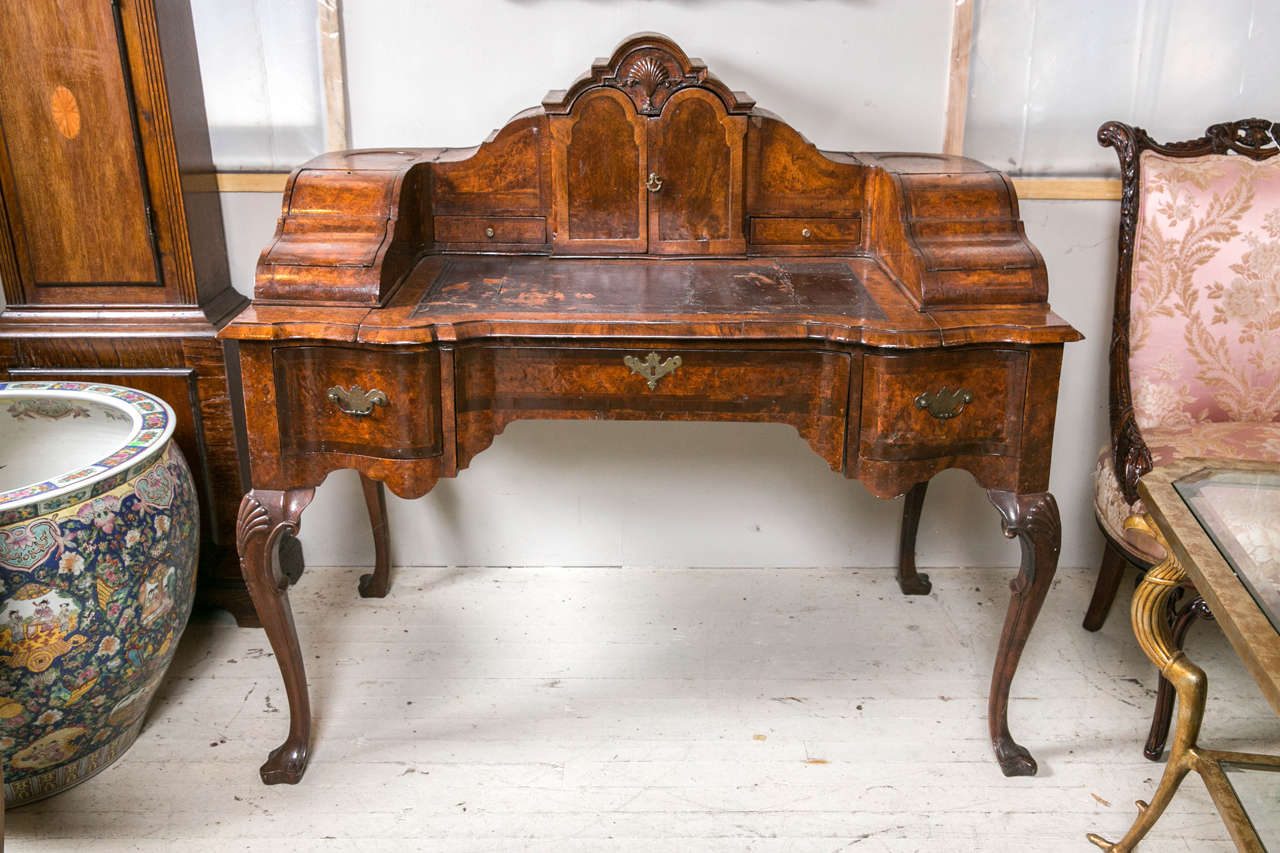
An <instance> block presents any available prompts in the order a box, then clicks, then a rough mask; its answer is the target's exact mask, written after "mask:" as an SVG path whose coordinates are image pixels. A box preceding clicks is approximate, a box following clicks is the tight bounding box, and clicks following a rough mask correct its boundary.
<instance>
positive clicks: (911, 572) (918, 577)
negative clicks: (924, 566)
mask: <svg viewBox="0 0 1280 853" xmlns="http://www.w3.org/2000/svg"><path fill="white" fill-rule="evenodd" d="M928 488H929V481H928V480H926V481H924V482H923V483H916V484H915V485H914V486H912V487H911V491H909V492H907V496H906V498H905V499H904V500H903V506H902V531H901V533H900V535H899V536H898V588H899V589H901V590H902V594H903V595H928V594H929V591H930V590H931V589H933V584H931V583H930V582H929V576H928V575H926V574H924V573H923V572H917V571H916V533H917V532H918V531H919V530H920V511H921V509H922V508H923V507H924V493H925V491H926V490H927V489H928Z"/></svg>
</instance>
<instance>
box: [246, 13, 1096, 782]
mask: <svg viewBox="0 0 1280 853" xmlns="http://www.w3.org/2000/svg"><path fill="white" fill-rule="evenodd" d="M1046 295H1047V281H1046V277H1045V269H1044V263H1043V261H1042V260H1041V258H1040V255H1039V254H1038V253H1037V252H1036V250H1035V249H1034V248H1033V247H1032V246H1031V245H1030V244H1029V243H1028V242H1027V240H1026V238H1025V237H1024V236H1023V233H1022V224H1021V222H1020V221H1019V219H1018V206H1017V198H1016V196H1015V195H1014V192H1013V188H1012V186H1011V184H1010V182H1009V181H1008V179H1007V178H1005V177H1004V176H1003V175H1002V174H1000V173H999V172H996V171H993V170H991V169H989V168H987V167H986V166H983V165H982V164H980V163H976V162H974V161H972V160H966V159H963V158H959V157H943V156H937V155H931V154H930V155H926V154H875V155H870V154H857V155H854V154H846V153H832V152H820V151H818V150H817V149H816V148H814V147H813V146H812V145H811V144H809V143H808V142H806V141H805V140H804V138H803V137H801V136H800V135H799V134H798V133H796V132H795V131H794V130H792V129H791V128H790V127H788V126H787V125H786V124H784V123H783V122H782V121H780V120H779V119H778V118H776V117H775V116H773V115H771V114H770V113H767V112H765V111H763V110H759V109H756V108H755V106H754V104H753V102H752V101H751V100H749V99H748V98H747V97H746V95H744V94H742V93H740V92H732V91H730V90H729V89H727V88H726V87H725V86H724V84H722V83H721V82H720V81H719V80H717V79H716V78H715V77H714V76H712V75H710V74H708V73H707V70H706V66H705V65H703V64H702V63H701V62H700V61H698V60H696V59H690V58H689V57H687V56H686V55H685V53H684V52H683V51H682V50H681V49H680V48H679V47H677V46H676V45H675V44H674V43H672V42H671V41H670V40H669V39H667V38H665V37H663V36H659V35H655V34H651V33H645V34H640V35H637V36H634V37H632V38H631V39H628V40H627V41H625V42H624V43H623V44H621V45H620V46H619V47H618V49H617V50H616V51H615V52H614V54H613V56H612V57H611V58H610V59H608V60H599V61H597V63H596V64H595V65H594V66H593V67H592V69H591V71H590V72H589V73H588V74H586V75H584V76H583V77H582V78H580V79H579V80H578V81H577V82H575V83H574V84H573V86H572V87H570V88H569V89H568V90H567V91H559V92H552V93H551V94H550V95H549V96H548V97H547V99H546V100H545V101H544V102H543V104H542V106H541V107H540V108H535V109H532V110H528V111H526V112H524V113H521V114H520V115H518V116H516V117H515V118H514V119H512V120H511V121H510V122H509V123H508V124H507V125H506V126H505V127H504V128H502V130H500V131H498V132H497V133H495V134H494V135H493V136H492V137H491V138H490V139H489V140H488V141H487V142H485V143H484V144H483V145H481V146H479V147H478V148H472V149H466V150H450V149H414V150H408V151H352V152H340V153H335V154H329V155H326V156H323V157H320V158H318V159H316V160H313V161H311V162H310V163H308V164H306V165H305V166H303V167H302V168H300V169H299V170H298V171H296V172H295V173H294V174H293V176H292V177H291V178H290V180H289V184H288V187H287V189H286V190H285V195H284V210H283V213H282V215H281V218H280V224H279V227H278V228H277V230H276V235H275V239H274V240H273V241H272V243H271V244H270V245H269V246H268V247H267V249H266V250H265V251H264V252H263V254H262V258H261V260H260V262H259V265H258V277H257V286H256V291H255V298H254V301H253V304H252V306H251V307H249V308H248V309H246V310H245V311H244V313H242V314H241V315H240V316H239V317H238V318H237V319H236V320H235V321H233V322H232V323H231V324H230V325H228V326H227V327H226V328H225V329H224V330H223V331H222V333H221V334H222V337H223V338H224V339H226V340H227V341H228V342H229V345H228V350H229V356H230V357H231V359H232V360H233V361H235V362H238V369H239V373H240V374H241V376H242V379H243V388H244V394H243V397H244V412H243V415H244V418H245V424H246V431H247V435H248V445H249V452H250V454H251V458H252V489H251V490H250V492H249V493H248V494H247V495H245V497H244V501H243V503H242V504H241V507H240V514H239V520H238V526H237V544H238V547H239V550H240V555H241V561H242V567H243V571H244V574H245V578H246V580H247V581H248V584H249V588H250V592H251V594H252V596H253V600H254V604H255V605H256V607H257V609H258V613H259V616H260V617H261V619H262V622H263V625H264V626H265V627H266V630H267V633H268V636H269V638H270V640H271V644H272V648H273V649H274V650H275V653H276V657H277V659H278V661H279V664H280V670H281V672H282V674H283V676H284V681H285V685H286V687H287V691H288V697H289V707H290V723H289V735H288V739H287V740H286V741H285V742H284V744H283V745H281V746H280V747H279V748H278V749H276V750H275V751H274V752H272V753H271V756H270V757H269V758H268V760H267V762H266V764H264V765H263V767H262V778H263V781H265V782H267V783H273V782H296V781H297V780H298V779H299V778H300V777H301V776H302V773H303V771H304V769H305V767H306V762H307V756H308V748H309V745H308V744H309V737H310V707H309V703H308V696H307V687H306V676H305V673H304V671H303V656H302V653H301V650H300V647H299V643H298V637H297V634H296V631H295V630H294V626H293V618H292V615H291V612H290V609H289V601H288V595H287V590H288V586H289V583H290V580H291V579H290V578H288V577H286V576H284V575H283V574H282V573H281V571H280V570H279V568H278V566H277V561H276V560H274V559H273V551H274V549H275V548H276V547H277V546H278V543H279V541H280V540H281V538H282V536H283V535H284V534H292V533H295V532H296V531H297V529H298V526H299V524H300V517H301V515H302V512H303V510H304V509H305V508H306V506H307V504H308V503H309V502H310V501H311V498H312V495H313V493H314V489H315V487H316V486H317V485H319V484H320V482H321V481H322V480H324V478H325V476H326V475H327V474H328V473H329V472H330V471H333V470H336V469H340V468H354V469H356V470H357V471H359V472H360V474H361V475H362V478H363V482H364V484H365V496H366V499H367V501H368V504H369V509H370V513H371V515H372V517H373V520H374V529H375V541H376V542H377V547H378V560H377V569H376V571H375V572H374V573H373V574H372V575H366V576H365V578H364V579H362V583H361V592H362V593H363V594H365V595H382V594H385V592H386V589H387V547H386V524H385V505H384V499H383V496H382V492H381V486H380V485H378V484H380V483H385V484H386V485H388V486H390V488H391V490H392V491H393V492H395V493H396V494H397V495H400V496H402V497H406V498H410V497H417V496H419V495H423V494H426V492H428V491H429V490H430V489H431V487H432V486H433V485H435V483H436V482H437V480H439V478H441V477H453V476H456V475H457V473H458V471H459V470H461V469H462V468H465V467H466V466H467V465H468V464H469V463H470V461H471V459H472V457H474V456H475V455H476V454H477V453H479V452H480V451H481V450H483V449H484V448H486V447H487V446H489V444H490V443H491V442H492V441H493V439H494V436H495V435H496V434H497V433H499V432H501V431H502V430H503V428H504V427H505V426H506V425H507V424H508V423H510V422H511V421H513V420H516V419H518V418H620V419H654V420H725V421H772V422H781V423H786V424H791V425H792V426H794V427H795V428H796V429H797V431H798V432H799V433H800V435H801V436H802V437H803V438H804V439H805V440H806V441H808V442H809V445H810V446H811V447H812V448H813V450H814V451H815V452H816V453H818V455H819V456H821V457H822V458H823V459H825V460H826V461H827V463H828V464H829V465H830V466H831V468H832V469H833V470H835V471H839V472H841V473H843V474H844V475H845V476H847V477H856V478H857V479H859V480H861V481H862V482H863V484H864V485H865V486H866V487H867V488H868V489H870V490H871V491H872V492H873V493H874V494H876V495H879V496H881V497H886V498H889V497H895V496H898V495H902V494H904V493H909V494H908V500H907V507H906V512H905V514H904V522H903V531H902V563H901V565H900V567H899V581H900V583H901V585H902V587H903V591H904V592H908V593H921V592H927V591H928V579H927V578H926V577H925V576H924V575H917V574H916V572H915V566H914V542H915V532H916V526H917V524H918V522H919V511H920V504H921V502H922V501H923V499H924V489H925V485H924V484H925V483H926V482H927V481H928V480H929V478H930V477H931V476H933V475H934V474H935V473H937V472H938V471H941V470H943V469H945V468H963V469H965V470H967V471H969V472H970V473H972V474H973V476H974V477H975V478H976V479H977V481H978V483H979V484H980V485H981V486H983V487H984V488H986V489H987V490H988V494H989V495H990V498H991V502H992V503H993V504H994V505H995V507H996V509H997V510H998V511H999V514H1000V516H1001V517H1002V523H1003V526H1004V532H1005V534H1006V535H1007V536H1010V537H1014V536H1016V537H1018V539H1019V540H1020V541H1021V543H1022V565H1021V569H1020V570H1019V572H1018V574H1017V576H1016V577H1015V578H1014V580H1013V582H1012V590H1013V595H1012V601H1011V602H1010V605H1009V611H1008V615H1007V616H1006V619H1005V624H1004V630H1003V633H1002V635H1001V638H1000V645H999V651H998V653H997V657H996V663H995V672H994V675H993V677H992V682H991V694H990V706H989V723H990V731H991V738H992V742H993V744H994V746H995V751H996V757H997V759H998V760H999V762H1000V766H1001V768H1002V769H1003V770H1004V772H1005V773H1006V774H1009V775H1015V774H1032V773H1034V772H1035V769H1036V765H1035V761H1034V760H1033V759H1032V757H1031V755H1030V753H1028V752H1027V750H1026V749H1024V748H1023V747H1021V746H1019V745H1018V744H1017V743H1015V742H1014V740H1013V738H1012V736H1011V735H1010V734H1009V727H1008V723H1007V705H1008V697H1009V684H1010V682H1011V681H1012V679H1013V674H1014V670H1015V669H1016V667H1017V663H1018V657H1019V655H1020V654H1021V651H1022V648H1023V645H1024V644H1025V642H1026V638H1027V634H1028V632H1029V631H1030V630H1031V626H1032V624H1033V623H1034V622H1035V618H1036V614H1037V613H1038V611H1039V609H1040V605H1041V603H1042V602H1043V600H1044V595H1045V592H1046V591H1047V590H1048V588H1049V583H1050V581H1051V580H1052V577H1053V573H1054V570H1055V568H1056V566H1057V557H1058V544H1059V538H1060V532H1059V530H1060V529H1059V522H1058V510H1057V506H1056V504H1055V503H1054V500H1053V497H1052V495H1050V494H1049V493H1048V492H1047V491H1046V490H1047V488H1048V483H1049V451H1050V447H1051V445H1052V439H1053V422H1054V409H1055V406H1056V401H1057V393H1058V371H1059V367H1060V365H1061V361H1062V345H1063V343H1064V342H1066V341H1071V340H1076V339H1078V338H1079V335H1078V334H1077V333H1076V332H1075V330H1074V329H1072V328H1071V327H1070V326H1069V325H1067V324H1066V323H1065V322H1064V321H1063V320H1061V319H1060V318H1059V317H1057V316H1056V315H1054V314H1053V313H1052V312H1051V311H1050V310H1049V306H1048V304H1047V303H1046V301H1045V300H1046Z"/></svg>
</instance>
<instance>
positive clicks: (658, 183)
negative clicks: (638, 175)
mask: <svg viewBox="0 0 1280 853" xmlns="http://www.w3.org/2000/svg"><path fill="white" fill-rule="evenodd" d="M644 185H645V188H646V189H648V190H649V192H651V193H656V192H657V191H658V190H660V189H662V178H659V177H658V175H657V173H656V172H650V173H649V179H648V180H647V181H645V182H644Z"/></svg>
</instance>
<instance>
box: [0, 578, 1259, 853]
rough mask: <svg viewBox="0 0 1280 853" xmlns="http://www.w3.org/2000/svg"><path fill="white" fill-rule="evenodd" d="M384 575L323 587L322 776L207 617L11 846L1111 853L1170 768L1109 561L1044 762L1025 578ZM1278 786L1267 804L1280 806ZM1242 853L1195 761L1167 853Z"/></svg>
mask: <svg viewBox="0 0 1280 853" xmlns="http://www.w3.org/2000/svg"><path fill="white" fill-rule="evenodd" d="M362 571H365V570H362V569H358V568H354V569H345V568H344V569H320V568H313V569H310V570H308V572H307V575H306V577H304V579H303V580H302V582H301V583H300V584H299V586H298V587H296V588H295V590H294V592H293V593H292V598H293V601H294V609H295V613H296V615H297V620H298V625H299V632H300V634H301V636H302V641H303V646H304V649H305V650H306V652H307V655H308V657H307V665H308V668H309V672H308V675H309V677H310V680H311V684H312V697H313V699H312V701H313V706H314V709H315V714H316V733H317V739H316V742H315V745H314V752H313V758H312V762H311V767H310V769H309V771H308V773H307V775H306V778H305V779H304V780H303V782H302V783H301V784H299V785H296V786H275V787H270V788H268V787H265V786H263V785H261V784H260V783H259V782H258V778H257V766H258V764H259V763H260V761H261V760H262V759H263V758H264V757H265V754H266V752H267V750H268V749H270V748H271V747H274V746H275V745H276V744H277V743H278V742H279V740H280V739H281V738H282V737H283V735H284V731H285V729H286V727H287V710H286V707H285V701H284V695H283V690H282V688H281V686H280V681H279V676H278V672H277V670H276V667H275V661H274V659H273V658H272V656H271V653H270V650H269V646H268V645H267V643H266V639H265V637H264V636H263V634H262V633H261V632H260V631H256V630H241V629H238V628H236V627H235V626H234V624H232V623H231V622H230V620H229V618H227V617H226V616H225V615H223V614H201V615H198V616H197V617H196V618H194V619H193V621H192V623H191V625H190V627H189V628H188V630H187V633H186V635H185V636H184V637H183V640H182V643H181V645H180V648H179V651H178V658H177V660H176V661H175V663H174V666H173V668H172V669H171V671H170V674H169V676H168V677H167V678H166V680H165V682H164V685H163V687H162V690H161V693H160V696H159V697H158V699H157V701H156V703H155V705H154V706H153V709H152V711H151V714H150V716H149V719H148V722H147V725H146V728H145V730H144V732H143V734H142V737H141V738H140V739H139V741H138V743H137V744H136V745H135V746H134V747H133V748H132V749H131V750H130V751H129V752H128V753H127V754H126V755H125V756H124V757H123V758H122V759H121V760H120V761H119V762H118V763H117V764H116V765H115V766H113V767H111V768H110V769H108V770H107V771H105V772H104V773H102V774H101V775H100V776H98V777H97V778H95V779H93V780H91V781H89V782H87V783H85V784H83V785H81V786H79V787H77V788H75V789H73V790H71V791H68V792H67V793H65V794H63V795H60V796H58V797H54V798H52V799H49V800H46V801H44V802H40V803H36V804H33V805H31V806H28V807H25V808H22V809H18V810H15V811H13V812H11V813H10V814H9V816H8V841H9V844H10V847H9V849H10V850H13V851H26V850H31V851H53V850H58V851H66V850H78V849H81V848H85V847H88V848H90V849H92V850H94V851H125V850H128V851H148V852H149V851H159V850H173V849H178V848H179V847H181V849H183V850H187V851H218V853H223V851H226V850H245V851H260V850H261V851H265V850H272V851H277V850H317V851H328V850H345V851H393V850H394V851H402V850H447V851H480V850H484V851H489V850H556V851H599V850H620V851H632V850H634V851H655V850H681V851H685V850H692V851H760V852H761V853H772V851H788V853H791V851H836V850H845V849H850V848H856V849H858V850H871V851H894V853H897V851H934V850H939V851H953V850H976V849H979V848H981V849H983V850H995V851H1057V850H1088V849H1093V848H1091V847H1089V846H1088V844H1087V843H1086V842H1085V841H1084V834H1085V833H1086V832H1088V831H1098V832H1101V833H1102V834H1103V835H1106V836H1108V837H1117V836H1119V835H1121V834H1122V833H1123V831H1124V830H1125V828H1126V827H1127V826H1128V824H1129V822H1130V820H1131V818H1132V817H1133V807H1132V803H1133V801H1134V800H1135V799H1139V798H1146V797H1148V796H1149V795H1150V793H1151V791H1152V789H1153V787H1154V784H1155V781H1156V779H1157V778H1158V776H1159V772H1160V765H1157V764H1153V763H1151V762H1148V761H1146V760H1145V759H1143V758H1142V755H1141V748H1140V745H1141V741H1142V738H1143V737H1144V736H1145V730H1146V726H1147V723H1148V720H1149V714H1150V710H1151V705H1152V699H1153V696H1154V691H1153V689H1152V688H1153V686H1154V681H1155V679H1154V674H1153V670H1152V667H1151V666H1150V664H1149V663H1148V662H1147V660H1146V659H1145V658H1144V657H1143V656H1142V654H1141V652H1140V651H1139V650H1138V648H1137V646H1136V644H1135V642H1134V640H1133V637H1132V634H1131V633H1130V632H1129V627H1128V621H1127V612H1126V606H1125V603H1124V602H1123V601H1122V602H1120V603H1118V605H1117V607H1116V610H1115V612H1114V613H1113V615H1112V618H1111V619H1110V620H1109V621H1108V623H1107V625H1106V626H1105V628H1104V629H1103V630H1102V631H1101V632H1099V633H1098V634H1089V633H1087V632H1085V631H1083V630H1082V629H1081V628H1080V625H1079V622H1080V618H1081V615H1082V614H1083V612H1084V605H1085V602H1086V601H1087V600H1088V595H1089V591H1090V588H1091V583H1092V572H1090V571H1080V570H1063V571H1061V572H1060V573H1059V576H1058V578H1057V580H1056V581H1055V583H1054V589H1053V590H1052V591H1051V592H1050V597H1049V601H1048V605H1047V607H1046V609H1045V611H1044V612H1043V614H1042V615H1041V617H1040V624H1039V625H1038V626H1037V629H1036V631H1035V632H1034V633H1033V635H1032V637H1031V640H1030V643H1029V644H1028V647H1027V650H1026V652H1025V656H1024V659H1023V664H1022V667H1021V669H1020V671H1019V673H1018V677H1017V680H1016V681H1015V683H1014V685H1013V691H1012V696H1013V698H1012V703H1011V712H1010V713H1011V722H1012V726H1013V729H1014V732H1015V734H1016V735H1017V737H1018V738H1019V740H1020V741H1021V742H1022V743H1023V744H1025V745H1026V746H1028V747H1029V748H1030V749H1031V750H1032V752H1033V753H1034V754H1035V755H1036V757H1037V758H1038V759H1039V761H1040V765H1041V772H1040V775H1039V776H1037V777H1036V778H1030V779H1025V778H1024V779H1005V778H1004V777H1003V776H1001V775H1000V772H999V769H998V767H997V766H996V764H995V762H994V760H993V759H992V757H991V751H990V745H989V743H988V740H987V736H986V721H985V706H986V694H987V686H988V682H989V679H990V666H991V662H992V660H993V657H994V652H995V645H996V639H997V637H998V634H999V630H1000V624H1001V621H1002V619H1003V616H1004V607H1005V604H1006V602H1007V596H1008V592H1007V589H1008V587H1007V582H1008V577H1009V575H1010V571H1009V570H991V569H934V570H931V572H930V574H931V576H932V578H933V581H934V592H933V594H931V595H929V596H925V597H918V598H905V597H903V596H901V595H899V594H898V592H897V587H896V584H895V583H894V581H893V578H892V575H891V573H890V572H887V571H885V570H868V569H864V570H857V569H845V570H822V569H811V570H810V569H779V570H764V569H686V570H674V569H662V570H648V569H629V568H624V569H620V568H404V569H399V570H397V571H396V572H395V576H394V582H393V588H392V592H391V594H390V596H389V597H388V598H386V599H383V600H380V601H379V600H365V599H360V598H358V597H357V596H356V592H355V591H356V580H357V578H358V577H359V575H360V574H361V572H362ZM1188 653H1189V654H1190V655H1191V657H1192V658H1193V659H1194V660H1196V661H1197V662H1198V663H1200V664H1201V665H1202V666H1203V667H1204V668H1205V669H1206V670H1207V671H1208V673H1209V677H1210V701H1209V707H1208V711H1207V718H1206V723H1205V727H1204V734H1203V737H1202V741H1204V742H1206V743H1209V744H1212V745H1214V746H1218V747H1222V748H1234V749H1264V750H1271V751H1277V750H1280V725H1278V724H1277V720H1276V718H1275V716H1274V715H1273V714H1272V712H1271V710H1270V708H1269V706H1268V705H1267V704H1266V702H1265V700H1264V699H1263V697H1262V695H1261V693H1260V692H1259V691H1258V689H1257V687H1256V686H1255V685H1254V683H1253V681H1252V680H1251V679H1250V678H1249V676H1248V674H1247V673H1246V672H1245V671H1244V668H1243V666H1242V665H1241V664H1240V663H1239V661H1238V660H1237V659H1236V658H1235V656H1234V655H1233V654H1232V652H1231V650H1230V648H1229V647H1228V646H1227V644H1226V642H1225V640H1224V639H1223V638H1222V636H1221V634H1220V632H1219V631H1218V630H1217V628H1215V627H1214V626H1212V625H1209V624H1204V625H1198V626H1196V627H1195V629H1193V633H1192V636H1191V639H1190V640H1189V642H1188ZM1257 775H1261V774H1257ZM1277 783H1280V778H1274V777H1273V778H1272V779H1271V781H1270V782H1269V783H1268V784H1267V785H1263V786H1262V787H1261V788H1259V789H1258V792H1260V793H1258V796H1259V797H1261V800H1260V802H1261V803H1262V806H1261V809H1262V810H1263V811H1267V812H1272V813H1274V815H1275V816H1277V819H1280V790H1278V789H1280V784H1277ZM1268 785H1269V787H1268ZM1272 805H1274V806H1275V808H1270V807H1271V806H1272ZM1271 822H1272V823H1273V824H1274V823H1275V822H1276V820H1272V821H1271ZM1231 849H1233V848H1232V846H1231V844H1230V841H1229V838H1228V836H1227V834H1226V831H1225V829H1224V828H1223V827H1222V825H1221V822H1220V821H1219V818H1218V816H1217V813H1216V811H1215V810H1214V809H1213V806H1212V803H1211V802H1210V800H1209V798H1208V795H1207V794H1206V793H1205V791H1204V788H1203V786H1202V785H1201V784H1200V783H1199V782H1198V781H1195V780H1191V781H1189V782H1188V783H1187V784H1186V786H1185V790H1184V791H1183V792H1182V793H1180V794H1179V796H1178V798H1177V799H1176V800H1175V802H1174V805H1173V807H1172V808H1171V809H1170V811H1169V812H1168V813H1167V815H1166V816H1165V817H1164V818H1163V819H1162V821H1161V822H1160V823H1159V824H1158V825H1157V827H1156V830H1155V832H1154V833H1153V834H1152V836H1151V838H1150V841H1149V842H1148V843H1147V844H1145V845H1144V846H1143V850H1145V851H1197V853H1200V851H1229V850H1231Z"/></svg>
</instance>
